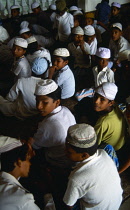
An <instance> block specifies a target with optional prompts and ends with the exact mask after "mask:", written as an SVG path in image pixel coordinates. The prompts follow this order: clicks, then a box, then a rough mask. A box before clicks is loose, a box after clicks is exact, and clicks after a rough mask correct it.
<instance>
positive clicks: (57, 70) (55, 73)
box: [49, 48, 75, 99]
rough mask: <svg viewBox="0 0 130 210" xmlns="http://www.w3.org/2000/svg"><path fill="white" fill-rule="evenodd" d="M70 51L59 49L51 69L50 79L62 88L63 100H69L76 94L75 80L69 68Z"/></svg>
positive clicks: (54, 55)
mask: <svg viewBox="0 0 130 210" xmlns="http://www.w3.org/2000/svg"><path fill="white" fill-rule="evenodd" d="M69 56H70V54H69V51H68V50H67V49H66V48H58V49H56V50H55V51H54V52H53V59H52V60H53V64H52V67H50V68H49V79H53V80H54V81H55V82H56V83H57V84H58V86H60V88H61V99H67V98H70V97H72V96H73V95H74V93H75V79H74V75H73V73H72V71H71V69H70V68H69V66H68V59H69Z"/></svg>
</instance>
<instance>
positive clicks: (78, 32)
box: [72, 26, 84, 46]
mask: <svg viewBox="0 0 130 210" xmlns="http://www.w3.org/2000/svg"><path fill="white" fill-rule="evenodd" d="M72 36H73V41H74V44H75V45H76V46H79V45H80V43H81V41H83V40H84V31H83V29H82V28H81V27H80V26H78V27H75V28H73V30H72Z"/></svg>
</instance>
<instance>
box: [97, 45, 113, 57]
mask: <svg viewBox="0 0 130 210" xmlns="http://www.w3.org/2000/svg"><path fill="white" fill-rule="evenodd" d="M96 56H98V57H99V58H110V57H111V52H110V50H109V49H108V48H105V47H99V48H98V49H97V52H96Z"/></svg>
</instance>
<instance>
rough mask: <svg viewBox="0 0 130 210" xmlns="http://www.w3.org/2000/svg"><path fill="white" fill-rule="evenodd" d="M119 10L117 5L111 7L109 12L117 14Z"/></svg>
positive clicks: (113, 14)
mask: <svg viewBox="0 0 130 210" xmlns="http://www.w3.org/2000/svg"><path fill="white" fill-rule="evenodd" d="M119 12H120V9H118V8H117V7H112V8H111V14H112V16H116V15H118V14H119Z"/></svg>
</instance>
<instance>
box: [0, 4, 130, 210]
mask: <svg viewBox="0 0 130 210" xmlns="http://www.w3.org/2000/svg"><path fill="white" fill-rule="evenodd" d="M31 8H32V12H33V15H34V16H33V18H34V19H35V21H34V22H35V23H34V24H33V23H32V22H29V21H28V20H26V19H24V20H23V19H22V18H21V16H20V8H19V6H17V5H13V6H11V19H10V25H11V30H9V31H8V29H6V28H4V23H3V25H2V22H0V24H1V26H0V31H1V32H0V75H1V78H0V116H2V117H3V116H4V117H5V118H6V119H7V120H8V119H11V117H14V118H12V119H16V123H17V120H19V121H25V122H26V120H27V119H28V118H30V117H32V118H30V119H33V120H36V119H37V121H38V124H37V128H35V129H34V130H35V131H34V132H33V134H32V133H31V134H30V138H27V139H26V138H25V139H23V138H22V139H20V140H18V139H17V138H12V137H10V136H5V135H1V136H0V161H1V172H0V209H1V210H5V209H6V210H15V209H23V210H30V209H31V210H36V209H44V210H47V209H50V210H55V209H56V210H67V209H73V210H87V209H93V210H94V209H98V210H105V209H106V210H118V209H119V207H120V205H121V202H122V193H123V190H122V187H121V180H120V176H119V173H121V172H123V171H124V170H125V169H127V168H128V167H129V165H130V155H129V151H130V145H129V127H128V126H129V96H130V91H129V90H130V43H129V42H128V40H127V39H126V38H124V37H123V31H125V30H127V27H129V26H128V25H126V23H124V18H122V16H121V5H120V4H119V3H118V2H113V3H112V4H111V7H110V6H109V0H102V2H101V3H99V4H98V5H97V6H96V12H95V13H90V12H88V13H84V11H83V10H82V9H80V8H78V7H77V6H71V7H70V8H69V9H67V6H66V1H65V0H57V1H56V2H55V4H53V5H50V7H49V9H48V10H47V11H42V9H41V7H40V4H39V3H38V2H34V3H32V5H31ZM127 18H128V17H126V19H127ZM106 38H107V40H106ZM5 67H6V69H5ZM76 99H77V100H76ZM73 101H76V103H77V104H76V106H75V107H74V108H73V113H72V112H71V111H70V109H69V106H68V104H69V103H73ZM120 103H124V104H126V103H127V106H126V109H127V110H126V113H123V112H122V111H121V110H120V108H119V107H120V106H119V104H120ZM39 115H40V116H41V118H39ZM38 119H39V120H38ZM0 134H2V131H1V133H0ZM31 164H32V170H31V173H29V172H30V166H31ZM37 169H38V170H37ZM35 170H37V171H35ZM33 173H34V174H37V175H36V176H35V175H34V174H33ZM42 173H43V174H44V175H45V177H46V179H47V182H46V181H45V180H46V179H44V180H43V179H42ZM28 176H29V178H30V179H31V177H33V178H34V177H35V178H34V183H33V184H34V185H35V183H38V182H39V180H38V179H39V177H40V179H41V180H42V184H43V185H44V187H42V195H44V202H43V200H42V201H40V203H39V202H38V201H37V199H36V204H37V205H36V204H35V200H34V197H35V193H34V197H33V195H32V194H31V193H29V191H28V190H26V189H25V188H24V187H23V186H22V185H21V184H20V182H19V179H20V178H22V177H28ZM20 180H21V179H20ZM25 186H26V185H25ZM39 193H41V191H40V192H39Z"/></svg>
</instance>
